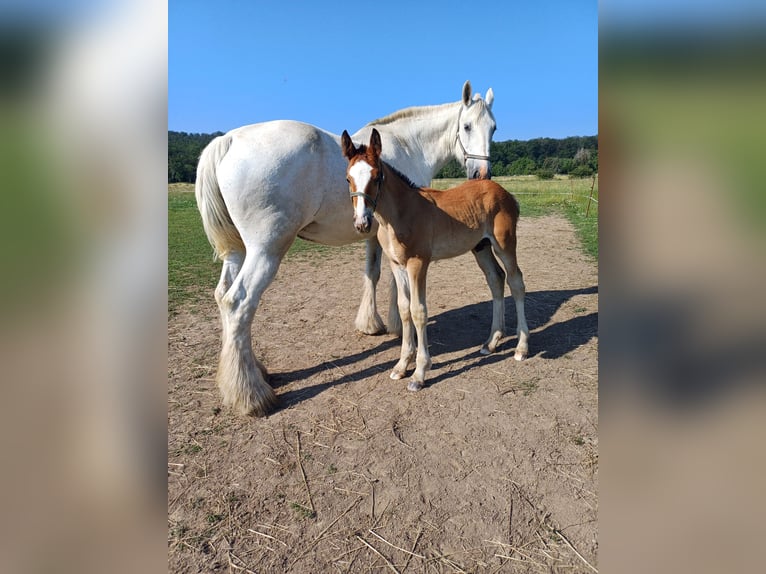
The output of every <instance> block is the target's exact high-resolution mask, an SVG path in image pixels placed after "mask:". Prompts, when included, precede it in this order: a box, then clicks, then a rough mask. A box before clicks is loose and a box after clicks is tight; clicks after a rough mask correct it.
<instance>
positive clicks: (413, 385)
mask: <svg viewBox="0 0 766 574" xmlns="http://www.w3.org/2000/svg"><path fill="white" fill-rule="evenodd" d="M422 388H423V383H419V382H417V381H410V382H409V383H408V384H407V390H408V391H413V392H415V391H419V390H420V389H422Z"/></svg>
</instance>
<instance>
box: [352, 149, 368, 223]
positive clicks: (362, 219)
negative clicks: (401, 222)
mask: <svg viewBox="0 0 766 574" xmlns="http://www.w3.org/2000/svg"><path fill="white" fill-rule="evenodd" d="M348 177H349V180H350V181H349V183H350V184H351V186H352V189H362V190H364V189H367V185H368V184H369V183H370V180H371V179H372V166H370V165H369V164H366V163H364V162H361V161H360V162H359V163H357V164H355V165H354V166H352V168H351V169H350V170H349V172H348ZM363 199H364V198H363V197H359V196H357V197H355V198H354V203H355V206H354V227H356V230H357V231H359V232H360V233H367V232H368V231H369V230H370V227H372V209H371V208H370V207H368V205H367V202H366V201H363Z"/></svg>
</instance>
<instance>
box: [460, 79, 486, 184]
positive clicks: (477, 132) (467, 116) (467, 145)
mask: <svg viewBox="0 0 766 574" xmlns="http://www.w3.org/2000/svg"><path fill="white" fill-rule="evenodd" d="M494 99H495V95H494V93H493V92H492V88H490V89H489V90H487V98H486V99H484V100H483V99H482V98H481V95H480V94H476V95H475V96H473V98H472V97H471V82H466V83H465V84H463V101H462V102H461V104H460V112H458V123H457V135H456V137H455V142H454V143H455V148H454V150H455V157H456V158H457V160H458V161H459V162H461V163H462V164H463V167H464V168H465V174H466V177H467V178H468V179H490V178H491V177H492V172H491V170H490V164H489V144H490V142H491V141H492V134H494V133H495V127H496V126H497V125H496V124H495V117H494V116H493V115H492V102H493V101H494Z"/></svg>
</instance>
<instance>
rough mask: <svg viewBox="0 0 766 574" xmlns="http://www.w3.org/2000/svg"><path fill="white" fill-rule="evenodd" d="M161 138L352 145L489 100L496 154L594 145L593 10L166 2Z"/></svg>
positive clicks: (576, 3)
mask: <svg viewBox="0 0 766 574" xmlns="http://www.w3.org/2000/svg"><path fill="white" fill-rule="evenodd" d="M168 8H169V13H168V16H169V32H168V52H169V74H168V91H169V95H168V98H169V99H168V129H170V130H176V131H186V132H206V133H209V132H214V131H228V130H230V129H232V128H235V127H238V126H241V125H245V124H250V123H256V122H262V121H267V120H274V119H295V120H300V121H305V122H308V123H311V124H314V125H317V126H319V127H321V128H324V129H327V130H329V131H331V132H334V133H340V132H342V131H343V130H344V129H348V130H349V131H350V132H354V131H356V130H357V129H359V128H360V127H361V126H363V125H364V124H366V123H367V122H369V121H371V120H373V119H376V118H379V117H381V116H384V115H387V114H389V113H391V112H393V111H395V110H398V109H401V108H405V107H409V106H416V105H428V104H441V103H445V102H453V101H457V100H458V99H460V93H461V88H462V85H463V82H464V81H465V80H471V83H472V85H473V90H474V91H475V92H476V91H478V92H481V94H482V95H484V94H485V93H486V91H487V89H488V88H490V87H492V88H493V90H494V93H495V104H494V106H493V112H494V114H495V118H496V120H497V126H498V127H497V132H496V133H495V137H494V139H495V141H504V140H508V139H522V140H525V139H530V138H535V137H555V138H560V137H567V136H572V135H594V134H596V133H598V20H597V17H598V6H597V2H596V1H595V0H538V1H535V2H530V1H524V2H520V1H515V0H484V1H482V0H478V1H476V2H466V1H465V0H463V1H460V2H455V1H451V0H433V1H424V2H417V1H415V0H410V1H400V0H389V1H387V2H371V1H365V2H349V1H346V2H336V1H321V2H319V1H316V0H314V1H295V0H293V1H289V0H283V1H282V2H273V1H259V0H250V1H246V0H220V1H217V2H211V1H209V0H205V1H198V0H170V2H169V5H168Z"/></svg>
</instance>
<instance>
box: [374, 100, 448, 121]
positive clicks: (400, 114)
mask: <svg viewBox="0 0 766 574" xmlns="http://www.w3.org/2000/svg"><path fill="white" fill-rule="evenodd" d="M454 105H455V102H452V103H449V104H437V105H433V106H413V107H411V108H404V109H403V110H398V111H396V112H394V113H392V114H389V115H387V116H384V117H382V118H378V119H377V120H372V121H371V122H370V123H368V124H367V125H368V126H382V125H386V124H391V123H393V122H395V121H397V120H404V119H407V118H413V117H417V116H421V115H424V114H428V113H430V112H433V111H438V110H443V109H445V110H446V109H447V108H449V107H451V106H454Z"/></svg>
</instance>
